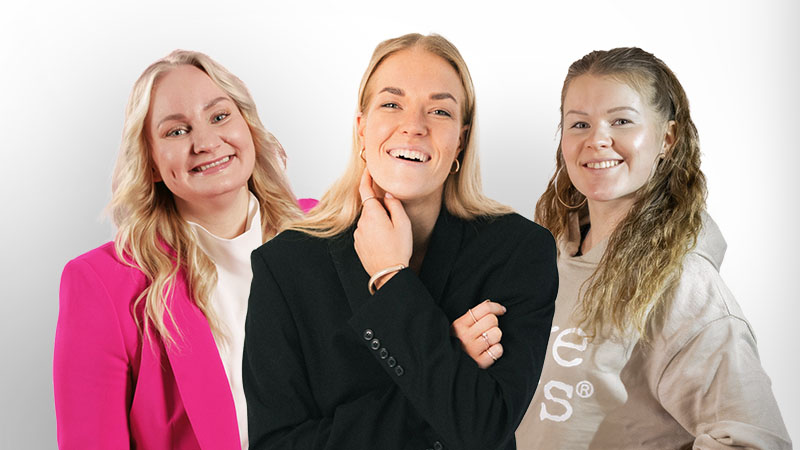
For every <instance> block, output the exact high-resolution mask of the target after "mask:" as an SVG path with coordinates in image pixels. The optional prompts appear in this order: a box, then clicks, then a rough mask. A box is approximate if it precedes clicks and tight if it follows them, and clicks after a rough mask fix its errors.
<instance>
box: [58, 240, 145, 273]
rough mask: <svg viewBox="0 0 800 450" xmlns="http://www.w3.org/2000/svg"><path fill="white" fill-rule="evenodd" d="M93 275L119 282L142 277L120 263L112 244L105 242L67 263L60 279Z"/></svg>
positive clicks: (126, 265)
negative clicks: (79, 275)
mask: <svg viewBox="0 0 800 450" xmlns="http://www.w3.org/2000/svg"><path fill="white" fill-rule="evenodd" d="M87 273H93V274H94V275H95V276H96V277H98V278H99V279H103V280H114V281H121V280H125V279H128V278H131V277H133V278H138V277H142V278H143V275H142V273H141V272H140V271H139V270H138V269H136V268H134V267H131V266H130V265H128V264H125V263H123V262H122V261H120V259H119V257H118V256H117V251H116V248H115V246H114V242H113V241H112V242H107V243H105V244H103V245H101V246H99V247H97V248H95V249H93V250H89V251H88V252H86V253H84V254H82V255H80V256H78V257H76V258H75V259H73V260H71V261H69V262H68V263H67V264H66V266H65V267H64V272H63V275H62V278H63V277H65V276H73V275H75V274H84V275H85V274H87Z"/></svg>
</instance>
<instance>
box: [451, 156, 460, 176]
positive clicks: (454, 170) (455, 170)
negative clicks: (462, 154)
mask: <svg viewBox="0 0 800 450" xmlns="http://www.w3.org/2000/svg"><path fill="white" fill-rule="evenodd" d="M453 162H454V163H456V168H455V169H453V165H452V164H450V175H452V174H454V173H456V172H458V171H459V170H461V163H460V162H458V159H455V160H453Z"/></svg>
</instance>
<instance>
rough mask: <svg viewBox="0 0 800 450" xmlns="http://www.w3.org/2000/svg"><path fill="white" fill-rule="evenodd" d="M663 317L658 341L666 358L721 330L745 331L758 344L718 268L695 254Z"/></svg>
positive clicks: (691, 254) (685, 266) (686, 261)
mask: <svg viewBox="0 0 800 450" xmlns="http://www.w3.org/2000/svg"><path fill="white" fill-rule="evenodd" d="M663 316H664V320H663V323H662V324H661V327H660V328H661V329H660V333H659V334H660V336H659V339H658V340H659V341H661V343H662V345H664V347H665V349H664V350H665V353H666V354H675V353H677V352H678V351H680V350H681V349H683V348H684V347H685V346H687V345H688V344H689V343H690V342H691V341H692V340H694V339H696V337H697V336H699V335H701V334H703V333H706V332H707V330H709V329H711V328H719V327H720V326H736V327H742V328H743V329H745V330H747V332H748V334H749V335H750V338H752V339H753V340H755V336H754V334H753V332H752V329H751V327H750V324H749V323H748V322H747V320H746V319H745V317H744V314H743V313H742V310H741V308H740V307H739V304H738V302H737V301H736V298H735V297H734V296H733V293H732V292H731V291H730V289H728V286H727V285H726V284H725V282H724V281H723V279H722V277H721V276H720V274H719V272H718V271H717V269H716V267H715V266H714V264H713V263H712V262H711V261H709V260H708V259H706V258H704V257H702V256H700V255H698V254H695V253H690V254H689V255H687V256H686V258H685V260H684V264H683V270H682V273H681V277H680V280H679V281H678V284H677V286H676V287H675V290H674V291H673V292H672V295H671V296H670V299H669V300H668V302H667V304H666V308H665V311H664V314H663Z"/></svg>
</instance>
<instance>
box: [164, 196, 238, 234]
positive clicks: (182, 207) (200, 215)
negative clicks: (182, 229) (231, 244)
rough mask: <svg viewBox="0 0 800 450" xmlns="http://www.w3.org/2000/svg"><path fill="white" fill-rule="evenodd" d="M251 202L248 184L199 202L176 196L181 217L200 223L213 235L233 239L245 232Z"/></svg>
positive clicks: (176, 203)
mask: <svg viewBox="0 0 800 450" xmlns="http://www.w3.org/2000/svg"><path fill="white" fill-rule="evenodd" d="M249 204H250V193H249V191H248V190H247V186H242V188H241V189H239V190H237V191H234V192H231V193H228V194H224V195H219V196H216V197H214V198H212V199H206V200H203V201H202V202H199V203H189V202H186V201H183V200H181V199H179V198H177V197H176V198H175V205H176V206H177V207H178V212H179V213H180V214H181V217H183V218H184V219H185V220H188V221H191V222H195V223H198V224H200V225H201V226H202V227H203V228H205V229H206V230H208V231H209V232H211V233H212V234H213V235H215V236H217V237H221V238H224V239H232V238H235V237H236V236H239V235H240V234H242V233H244V230H245V228H246V227H247V212H248V206H249Z"/></svg>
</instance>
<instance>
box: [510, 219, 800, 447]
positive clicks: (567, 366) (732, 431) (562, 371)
mask: <svg viewBox="0 0 800 450" xmlns="http://www.w3.org/2000/svg"><path fill="white" fill-rule="evenodd" d="M579 241H580V232H579V229H578V224H577V219H575V220H574V221H573V224H572V226H571V228H570V232H569V237H568V239H566V240H563V241H562V242H560V243H559V249H560V252H561V253H560V255H559V259H558V272H559V291H558V296H557V298H556V311H555V316H554V317H553V326H552V329H551V335H550V342H549V343H548V348H547V354H546V356H545V363H544V368H543V370H542V376H541V379H540V381H539V386H538V387H537V389H536V393H535V394H534V397H533V400H532V402H531V405H530V407H529V409H528V412H527V413H526V414H525V417H524V418H523V420H522V423H521V424H520V426H519V428H518V429H517V433H516V437H517V448H519V449H521V450H527V449H586V448H590V449H659V450H662V449H676V448H700V449H722V448H732V447H736V448H756V449H770V450H773V449H789V448H791V442H790V440H789V435H788V433H787V431H786V427H785V425H784V424H783V420H782V419H781V415H780V412H779V410H778V406H777V404H776V402H775V398H774V396H773V394H772V388H771V383H770V380H769V377H768V376H767V374H766V373H764V370H763V369H762V367H761V363H760V361H759V359H758V350H757V348H756V340H755V336H754V335H753V331H752V329H751V328H750V324H748V323H747V321H746V320H745V319H744V316H743V315H742V311H741V309H740V308H739V305H738V304H737V303H736V300H734V298H733V294H731V292H730V291H729V290H728V288H727V287H726V286H725V283H724V282H723V281H722V279H721V278H720V275H719V267H720V264H721V263H722V259H723V257H724V255H725V249H726V244H725V239H724V238H723V237H722V234H721V233H720V231H719V228H717V225H716V223H714V221H713V220H711V218H710V217H705V222H704V227H703V231H702V232H701V235H700V237H699V239H698V245H697V247H696V248H695V250H694V251H692V252H691V253H690V254H688V255H687V256H686V258H685V260H684V264H683V273H682V275H681V279H680V282H679V284H678V286H677V289H676V290H675V292H674V295H673V297H672V298H671V300H670V301H669V303H668V305H667V307H666V308H665V312H664V314H663V317H662V320H661V321H660V322H659V324H658V325H656V326H655V329H654V332H653V334H652V337H653V339H652V341H651V343H650V344H649V345H645V344H643V343H640V342H638V339H637V338H636V337H635V336H634V337H631V338H628V339H621V338H606V339H603V338H596V339H595V340H594V341H589V340H588V339H586V338H585V333H584V332H583V330H581V328H580V327H579V326H578V324H577V322H576V321H575V320H574V319H573V318H572V313H573V312H574V310H575V308H576V307H577V306H578V289H579V288H580V286H581V284H582V283H583V282H584V281H585V280H586V279H587V278H589V276H591V274H592V273H593V272H594V270H595V269H596V268H597V265H598V263H599V262H600V259H601V257H602V256H603V252H604V251H605V248H606V242H603V243H601V244H598V245H596V246H595V247H594V248H592V249H591V250H590V251H589V252H588V253H586V254H585V255H583V256H572V255H574V254H575V253H576V252H577V249H578V244H579Z"/></svg>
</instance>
